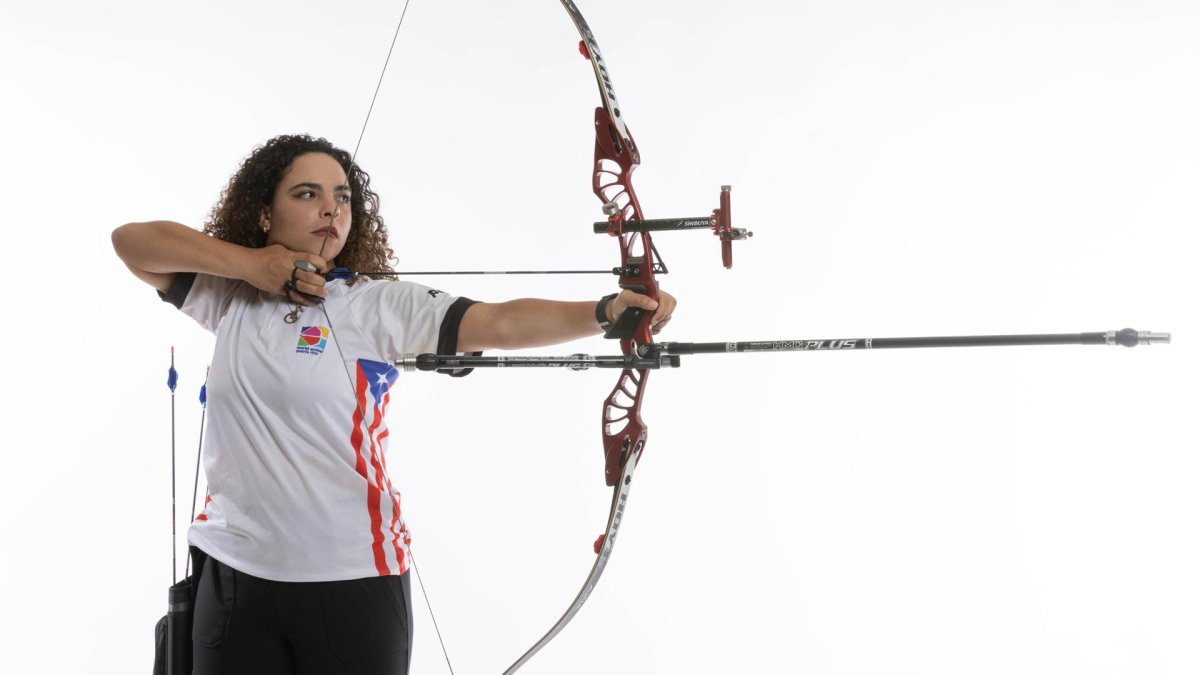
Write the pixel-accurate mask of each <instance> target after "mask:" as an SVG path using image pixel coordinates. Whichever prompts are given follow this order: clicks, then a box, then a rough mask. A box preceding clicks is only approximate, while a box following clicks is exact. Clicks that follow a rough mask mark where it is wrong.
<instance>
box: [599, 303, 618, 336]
mask: <svg viewBox="0 0 1200 675" xmlns="http://www.w3.org/2000/svg"><path fill="white" fill-rule="evenodd" d="M615 297H617V294H616V293H610V294H608V295H606V296H604V297H603V298H600V302H597V303H596V323H599V324H600V330H602V331H604V332H605V334H607V333H608V332H609V331H610V330H612V323H610V322H609V320H608V303H609V302H610V301H611V300H612V299H613V298H615Z"/></svg>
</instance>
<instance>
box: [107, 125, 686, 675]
mask: <svg viewBox="0 0 1200 675" xmlns="http://www.w3.org/2000/svg"><path fill="white" fill-rule="evenodd" d="M112 240H113V246H114V248H115V249H116V252H117V255H118V256H120V258H121V260H122V261H123V262H124V263H125V264H126V266H128V267H129V269H130V271H132V272H133V274H134V275H135V276H137V277H138V278H139V279H141V280H142V281H145V282H146V283H147V284H149V285H151V286H153V287H154V288H155V289H157V291H158V292H159V295H160V297H161V298H162V299H163V300H165V301H167V302H170V303H172V304H174V305H175V306H176V307H177V308H179V309H180V310H181V311H183V312H184V313H185V314H187V315H188V316H190V317H191V318H193V319H194V320H195V321H197V322H198V323H199V324H200V325H201V326H203V327H204V328H206V329H208V330H210V331H212V332H213V333H215V334H216V338H217V341H216V349H215V354H214V356H213V361H212V363H213V368H212V375H211V378H210V379H209V382H208V390H207V391H208V420H209V421H208V437H207V439H206V442H205V447H204V469H205V474H206V476H207V478H208V484H209V490H210V497H209V500H208V501H207V503H206V504H205V506H204V510H203V512H202V513H201V514H200V515H199V516H197V517H196V519H195V521H194V522H193V524H192V526H191V528H190V529H189V531H188V543H189V545H190V546H191V547H192V551H193V554H194V556H195V559H196V561H197V565H196V569H197V571H198V572H200V583H199V587H198V589H197V598H196V605H195V617H194V627H193V634H192V638H193V654H194V656H193V658H194V664H195V665H194V667H195V670H194V672H195V673H197V674H198V675H216V674H221V675H231V674H240V673H254V674H256V675H270V674H275V673H278V674H285V673H289V674H290V673H321V674H324V675H337V674H345V675H351V674H359V673H361V674H367V673H370V674H376V673H407V671H408V664H409V661H410V643H411V640H412V623H411V620H410V616H411V599H410V593H409V581H408V573H407V572H408V568H409V566H410V557H409V553H408V546H409V534H408V529H407V527H406V526H405V523H404V518H403V516H402V515H401V511H400V499H399V494H398V492H397V490H396V489H395V488H394V487H393V486H392V483H391V480H390V478H389V476H388V471H387V464H386V439H387V436H388V433H387V427H386V424H385V422H384V419H383V417H384V411H385V407H386V404H387V392H388V388H389V387H390V386H391V384H392V383H394V381H395V378H396V370H395V368H394V367H392V366H391V365H390V364H391V363H392V362H393V361H394V360H396V359H398V358H400V357H401V356H402V355H403V354H406V353H420V352H438V353H442V354H454V353H465V352H480V351H484V350H488V349H520V348H526V347H538V346H546V345H553V344H559V343H562V342H567V341H570V340H574V339H578V338H582V337H586V336H589V335H595V334H597V333H599V332H601V331H602V327H601V324H602V323H611V322H614V321H615V320H616V319H617V318H618V317H619V316H620V315H621V314H622V313H623V312H625V311H626V310H627V309H629V308H632V307H637V308H641V309H644V310H648V311H651V312H654V315H653V318H652V319H651V325H652V326H653V331H654V332H656V333H657V332H658V330H660V329H661V328H662V327H663V326H664V325H665V324H666V323H667V322H668V321H669V320H670V317H671V312H672V311H673V310H674V308H675V300H674V298H672V297H671V296H670V295H668V294H666V293H660V295H659V300H658V301H657V302H655V301H654V300H652V299H650V298H649V297H647V296H644V295H639V294H637V293H633V292H631V291H623V292H621V293H620V294H618V295H615V296H608V297H606V298H603V299H602V300H601V301H600V302H599V303H597V302H594V301H584V302H559V301H551V300H540V299H521V300H513V301H510V302H504V303H484V302H475V301H473V300H469V299H467V298H463V297H455V296H452V295H450V294H447V293H443V292H440V291H436V290H434V289H431V288H427V287H423V286H420V285H417V284H412V283H408V282H402V281H380V280H375V279H371V278H368V277H353V278H350V279H337V280H335V281H330V282H327V281H326V278H325V276H324V274H325V273H328V272H329V271H331V270H332V269H333V268H334V267H342V268H347V269H349V270H356V271H358V270H371V271H376V270H380V271H390V270H391V268H390V266H389V262H390V261H391V260H392V259H393V256H392V250H391V248H390V247H389V245H388V239H387V231H386V229H385V228H384V225H383V220H382V218H381V217H380V215H379V198H378V196H377V195H376V194H375V192H374V191H372V190H371V187H370V179H369V177H368V176H367V174H366V173H365V172H363V171H362V170H361V169H360V168H359V167H358V166H357V165H356V164H354V162H353V161H352V158H351V156H350V154H349V153H347V152H346V151H344V150H342V149H339V148H337V147H335V146H333V145H332V144H330V143H329V142H328V141H326V140H324V139H321V138H312V137H309V136H304V135H298V136H279V137H276V138H273V139H271V140H270V141H268V142H267V143H265V144H264V145H262V146H261V147H259V148H257V149H255V150H254V152H253V153H251V155H250V156H249V157H248V158H247V159H246V160H245V161H244V162H243V163H242V165H241V167H240V168H239V170H238V171H237V173H236V174H234V176H233V177H232V178H231V179H230V181H229V184H228V185H227V186H226V188H225V190H224V191H223V193H222V195H221V198H220V200H219V201H218V203H217V205H216V206H215V207H214V208H213V211H212V213H211V215H210V217H209V219H208V221H207V222H206V223H205V226H204V231H203V232H199V231H197V230H194V229H192V228H190V227H187V226H185V225H181V224H179V223H175V222H168V221H153V222H142V223H129V224H127V225H123V226H121V227H118V228H117V229H116V230H115V231H114V232H113V235H112ZM318 303H321V304H323V306H322V307H320V308H317V307H315V305H317V304H318ZM330 324H333V325H332V326H331V325H330ZM352 370H353V374H352V375H351V372H352ZM348 376H350V377H352V378H353V380H354V386H353V388H352V387H351V386H350V385H349V384H348V382H347V378H348Z"/></svg>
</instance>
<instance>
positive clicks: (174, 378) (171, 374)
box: [167, 347, 179, 394]
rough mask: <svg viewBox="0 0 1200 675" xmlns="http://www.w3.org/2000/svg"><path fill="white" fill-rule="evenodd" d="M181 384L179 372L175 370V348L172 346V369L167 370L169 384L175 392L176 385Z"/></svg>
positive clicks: (172, 391)
mask: <svg viewBox="0 0 1200 675" xmlns="http://www.w3.org/2000/svg"><path fill="white" fill-rule="evenodd" d="M177 384H179V373H177V372H175V348H174V347H171V369H170V370H168V371H167V386H168V387H170V388H171V393H172V394H174V393H175V385H177Z"/></svg>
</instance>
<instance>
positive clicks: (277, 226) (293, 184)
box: [261, 152, 351, 261]
mask: <svg viewBox="0 0 1200 675" xmlns="http://www.w3.org/2000/svg"><path fill="white" fill-rule="evenodd" d="M334 214H336V216H335V215H334ZM350 221H351V213H350V186H349V185H348V184H347V182H346V172H345V171H342V165H341V164H338V162H337V160H335V159H334V158H333V157H330V156H329V155H326V154H325V153H323V152H309V153H305V154H303V155H300V156H299V157H297V158H296V159H295V160H293V161H292V165H291V166H290V167H288V170H287V171H286V172H284V174H283V179H282V180H280V181H279V185H277V186H276V187H275V196H274V198H273V199H272V200H271V205H270V206H269V207H267V208H266V209H264V211H263V215H262V220H261V225H262V226H263V227H264V228H267V244H268V245H271V244H281V245H283V246H284V247H285V248H288V249H291V250H293V251H302V252H304V253H312V254H315V255H319V256H321V257H322V258H324V259H325V260H326V261H332V260H333V259H334V258H335V257H337V254H338V253H340V252H341V250H342V247H343V246H345V245H346V237H347V236H348V235H349V234H350ZM322 246H324V250H322Z"/></svg>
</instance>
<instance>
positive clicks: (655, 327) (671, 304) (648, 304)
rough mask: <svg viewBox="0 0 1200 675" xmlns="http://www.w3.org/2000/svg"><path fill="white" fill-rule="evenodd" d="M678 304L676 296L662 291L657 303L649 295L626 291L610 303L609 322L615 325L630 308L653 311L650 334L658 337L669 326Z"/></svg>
mask: <svg viewBox="0 0 1200 675" xmlns="http://www.w3.org/2000/svg"><path fill="white" fill-rule="evenodd" d="M677 304H678V302H677V301H676V300H675V296H673V295H671V294H670V293H668V292H666V291H664V290H662V289H659V291H658V302H655V301H654V299H653V298H651V297H650V296H648V295H642V294H641V293H635V292H633V291H630V290H624V291H621V292H620V293H619V294H618V295H617V297H615V298H613V299H612V301H611V302H609V303H608V309H607V314H608V320H609V322H612V323H615V322H616V320H617V319H618V318H620V316H621V315H622V314H624V313H625V310H627V309H629V308H630V307H638V308H640V309H644V310H646V311H652V312H654V315H653V316H651V317H650V332H651V333H653V334H655V335H657V334H658V333H659V331H661V330H662V329H663V327H664V326H666V325H667V322H668V321H670V320H671V314H672V313H673V312H674V311H675V306H676V305H677Z"/></svg>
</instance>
